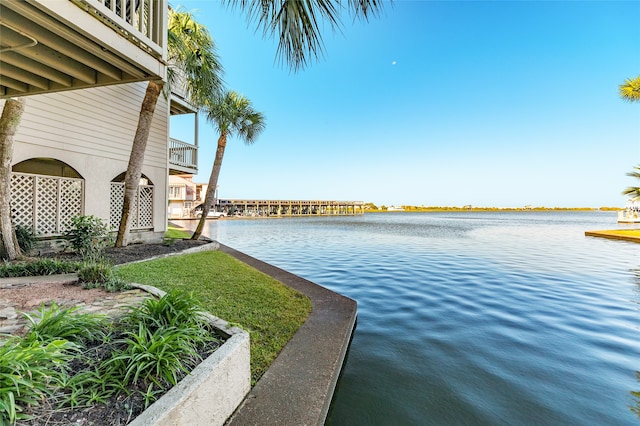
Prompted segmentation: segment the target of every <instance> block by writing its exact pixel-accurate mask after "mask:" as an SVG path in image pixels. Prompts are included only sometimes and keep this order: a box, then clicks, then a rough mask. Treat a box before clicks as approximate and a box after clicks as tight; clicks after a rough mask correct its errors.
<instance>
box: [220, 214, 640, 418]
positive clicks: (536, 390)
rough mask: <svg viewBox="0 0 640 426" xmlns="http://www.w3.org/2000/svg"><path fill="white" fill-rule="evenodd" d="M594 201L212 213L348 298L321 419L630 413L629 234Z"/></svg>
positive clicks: (269, 257) (223, 234)
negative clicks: (560, 208) (571, 207)
mask: <svg viewBox="0 0 640 426" xmlns="http://www.w3.org/2000/svg"><path fill="white" fill-rule="evenodd" d="M615 220H616V219H615V215H613V214H610V213H600V212H582V213H581V212H572V213H557V212H522V213H433V214H432V213H428V214H411V213H399V214H367V215H365V216H364V217H347V218H301V219H282V220H252V221H212V222H211V223H210V228H209V235H210V236H211V237H213V238H215V239H217V240H219V241H220V242H222V243H224V244H227V245H229V246H231V247H234V248H236V249H238V250H240V251H244V252H246V253H248V254H250V255H252V256H255V257H257V258H259V259H262V260H264V261H267V262H270V263H272V264H275V265H277V266H279V267H281V268H284V269H287V270H289V271H291V272H293V273H295V274H298V275H301V276H303V277H305V278H307V279H310V280H312V281H315V282H317V283H319V284H321V285H324V286H326V287H328V288H330V289H332V290H335V291H338V292H340V293H342V294H345V295H347V296H349V297H351V298H353V299H355V300H357V302H358V310H359V316H358V328H357V330H356V333H355V335H354V338H353V342H352V345H351V350H350V353H349V357H348V360H347V363H346V366H345V370H344V372H343V375H342V378H341V380H340V383H339V386H338V389H337V391H336V395H335V399H334V401H333V405H332V409H331V413H330V417H329V419H328V423H329V424H336V425H341V424H348V425H389V424H402V425H424V424H435V425H440V424H527V425H530V424H631V423H636V422H637V418H636V416H635V410H636V407H637V402H638V400H637V399H635V397H637V396H638V394H635V393H632V392H635V390H636V389H637V388H638V384H637V382H636V374H635V372H636V370H639V369H640V356H639V355H640V332H639V330H638V303H639V302H640V298H639V293H638V279H637V275H636V274H635V273H634V271H636V270H638V268H639V267H640V256H638V255H639V254H640V245H637V244H633V243H627V242H621V241H611V240H604V239H598V238H591V237H585V236H584V231H586V230H591V229H607V228H608V229H611V228H615V227H617V225H616V224H615Z"/></svg>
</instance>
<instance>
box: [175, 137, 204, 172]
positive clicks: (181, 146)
mask: <svg viewBox="0 0 640 426" xmlns="http://www.w3.org/2000/svg"><path fill="white" fill-rule="evenodd" d="M197 173H198V147H197V146H195V145H191V144H189V143H186V142H182V141H179V140H177V139H173V138H170V139H169V174H173V175H175V174H197Z"/></svg>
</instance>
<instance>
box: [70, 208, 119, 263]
mask: <svg viewBox="0 0 640 426" xmlns="http://www.w3.org/2000/svg"><path fill="white" fill-rule="evenodd" d="M64 236H65V237H66V238H68V239H69V242H70V243H71V247H72V248H73V250H74V251H75V252H76V253H78V254H79V255H80V256H82V258H83V259H84V260H85V261H94V262H95V261H97V260H99V259H100V258H101V257H102V255H103V253H104V249H105V248H107V247H108V246H109V245H111V244H113V241H112V237H111V234H110V233H109V228H108V227H107V225H106V224H105V223H104V222H102V219H100V218H99V217H95V216H76V217H73V218H71V227H70V228H69V229H68V230H67V231H66V232H65V233H64Z"/></svg>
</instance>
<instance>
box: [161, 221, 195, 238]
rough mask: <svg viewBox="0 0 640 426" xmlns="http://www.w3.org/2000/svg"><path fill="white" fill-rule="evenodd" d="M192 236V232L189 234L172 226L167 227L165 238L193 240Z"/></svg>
mask: <svg viewBox="0 0 640 426" xmlns="http://www.w3.org/2000/svg"><path fill="white" fill-rule="evenodd" d="M191 235H192V233H191V232H187V231H185V230H184V229H182V228H178V227H176V226H173V225H171V224H168V225H167V232H165V233H164V237H165V238H191Z"/></svg>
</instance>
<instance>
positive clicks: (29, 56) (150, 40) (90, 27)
mask: <svg viewBox="0 0 640 426" xmlns="http://www.w3.org/2000/svg"><path fill="white" fill-rule="evenodd" d="M167 9H168V3H167V0H19V1H16V0H0V99H2V98H9V97H14V96H23V95H31V94H37V93H51V92H57V91H63V90H72V89H80V88H88V87H96V86H104V85H109V84H120V83H129V82H135V81H145V80H155V79H164V78H165V74H166V48H165V47H166V39H167Z"/></svg>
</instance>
